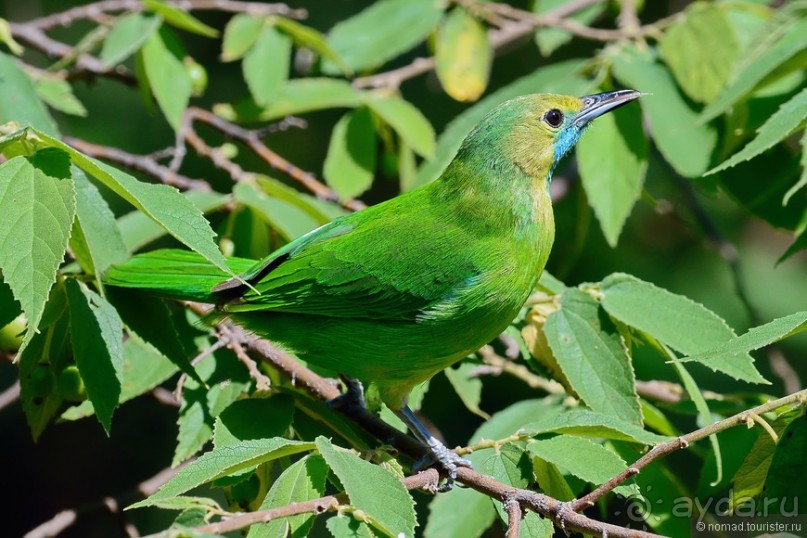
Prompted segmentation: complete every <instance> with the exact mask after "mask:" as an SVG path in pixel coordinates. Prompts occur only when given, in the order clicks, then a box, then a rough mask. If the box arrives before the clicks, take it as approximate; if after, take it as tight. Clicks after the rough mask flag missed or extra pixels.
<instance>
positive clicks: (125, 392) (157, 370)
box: [61, 334, 177, 420]
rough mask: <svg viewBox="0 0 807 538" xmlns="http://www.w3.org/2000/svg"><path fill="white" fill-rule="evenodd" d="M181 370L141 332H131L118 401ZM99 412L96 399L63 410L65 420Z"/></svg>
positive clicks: (151, 386) (133, 395) (138, 393)
mask: <svg viewBox="0 0 807 538" xmlns="http://www.w3.org/2000/svg"><path fill="white" fill-rule="evenodd" d="M176 372H177V367H176V366H175V365H174V364H173V363H171V361H169V360H168V359H167V358H165V357H164V356H163V355H162V354H161V353H159V352H157V350H155V349H154V348H153V347H151V346H149V345H148V344H146V343H144V342H142V341H141V340H140V339H139V338H138V337H137V335H132V334H129V338H127V339H126V341H125V342H124V343H123V382H122V383H121V393H120V399H119V400H118V404H122V403H124V402H128V401H129V400H131V399H133V398H135V397H137V396H140V395H141V394H143V393H145V392H148V391H150V390H152V389H154V388H155V387H156V386H158V385H160V384H161V383H163V382H164V381H166V380H167V379H168V378H170V377H171V376H173V375H174V374H175V373H176ZM93 413H95V410H94V409H93V406H92V402H90V401H89V400H86V401H84V402H82V403H81V404H79V405H76V406H74V407H71V408H69V409H67V410H66V411H65V412H64V413H62V415H61V418H62V419H64V420H78V419H81V418H85V417H88V416H90V415H92V414H93Z"/></svg>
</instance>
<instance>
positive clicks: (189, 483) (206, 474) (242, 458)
mask: <svg viewBox="0 0 807 538" xmlns="http://www.w3.org/2000/svg"><path fill="white" fill-rule="evenodd" d="M314 448H315V445H314V443H304V442H301V441H292V440H289V439H282V438H275V439H257V440H249V441H242V442H240V443H238V444H236V445H232V446H226V447H223V448H219V449H215V450H211V451H210V452H207V453H206V454H202V455H201V456H199V458H197V459H196V460H195V461H193V462H191V463H190V464H189V465H188V466H187V467H184V468H183V469H180V470H179V472H177V474H176V475H175V476H174V477H173V478H172V479H171V480H169V481H168V482H166V483H165V484H164V485H163V486H162V487H161V488H160V489H159V491H157V492H156V493H155V494H153V495H151V496H150V497H149V498H147V499H144V500H142V501H140V502H137V503H135V504H133V505H131V506H129V507H128V508H143V507H145V506H151V505H152V504H154V503H155V502H157V501H161V500H163V499H170V498H172V497H176V496H177V495H181V494H183V493H185V492H186V491H190V490H191V489H193V488H195V487H197V486H200V485H202V484H205V483H207V482H210V481H212V480H215V479H216V478H220V477H222V476H227V475H229V474H231V473H234V472H237V471H240V470H241V469H246V468H249V467H253V466H255V465H259V464H261V463H266V462H268V461H272V460H276V459H278V458H282V457H285V456H291V455H293V454H300V453H302V452H308V451H310V450H313V449H314Z"/></svg>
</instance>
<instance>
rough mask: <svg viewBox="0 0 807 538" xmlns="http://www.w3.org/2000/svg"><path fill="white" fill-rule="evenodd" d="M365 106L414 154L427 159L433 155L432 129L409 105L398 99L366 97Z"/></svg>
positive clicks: (423, 117)
mask: <svg viewBox="0 0 807 538" xmlns="http://www.w3.org/2000/svg"><path fill="white" fill-rule="evenodd" d="M365 104H366V105H367V106H368V107H370V109H371V110H372V111H373V112H375V113H376V114H378V116H379V117H380V118H381V119H382V120H384V123H386V124H387V125H389V126H390V127H392V128H393V129H394V130H395V131H396V132H397V133H398V135H399V136H400V137H401V139H402V140H403V141H404V142H406V144H407V145H408V146H409V147H411V148H412V149H413V150H415V152H417V153H418V154H420V155H422V156H423V157H426V158H427V159H428V158H430V157H432V156H433V155H434V129H433V128H432V126H431V124H430V123H429V120H427V119H426V117H425V116H424V115H423V113H421V112H420V110H418V109H417V108H415V107H414V106H413V105H412V104H411V103H409V102H407V101H404V100H403V99H401V98H400V97H375V96H368V97H367V98H366V99H365Z"/></svg>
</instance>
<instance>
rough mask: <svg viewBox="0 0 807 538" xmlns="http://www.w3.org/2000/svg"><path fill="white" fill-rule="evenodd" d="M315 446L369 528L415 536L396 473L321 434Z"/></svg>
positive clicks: (409, 500)
mask: <svg viewBox="0 0 807 538" xmlns="http://www.w3.org/2000/svg"><path fill="white" fill-rule="evenodd" d="M316 445H317V450H319V453H320V454H321V455H322V457H323V458H325V462H326V463H327V464H328V467H330V468H331V470H332V471H333V473H334V474H335V475H336V476H337V477H338V478H339V481H340V482H341V483H342V485H343V486H344V488H345V492H346V493H347V495H348V497H349V498H350V504H352V505H353V506H354V507H355V508H356V509H358V510H361V511H362V512H364V514H365V515H366V517H367V518H368V520H369V521H370V522H371V524H372V525H373V527H375V528H377V529H378V530H380V531H381V532H383V533H384V534H386V535H388V536H391V537H393V538H396V537H399V536H405V537H410V536H414V535H415V525H416V524H417V522H416V520H415V503H414V501H413V500H412V497H411V496H410V495H409V492H408V491H406V488H405V487H404V485H403V484H402V483H401V481H400V480H399V479H398V477H397V476H395V475H394V474H392V473H391V472H390V471H388V470H386V469H384V468H382V467H380V466H378V465H373V464H372V463H370V462H368V461H365V460H363V459H361V458H360V457H358V456H357V455H355V454H354V453H353V452H350V451H347V450H344V449H340V448H337V447H335V446H333V445H332V444H331V442H330V441H329V440H328V439H326V438H324V437H318V438H317V440H316Z"/></svg>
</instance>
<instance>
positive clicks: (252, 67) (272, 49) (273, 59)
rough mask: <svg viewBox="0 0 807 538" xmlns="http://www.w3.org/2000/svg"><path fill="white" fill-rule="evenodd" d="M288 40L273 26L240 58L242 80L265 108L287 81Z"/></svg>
mask: <svg viewBox="0 0 807 538" xmlns="http://www.w3.org/2000/svg"><path fill="white" fill-rule="evenodd" d="M290 63H291V39H289V37H288V36H287V35H286V34H284V33H282V32H279V31H278V30H277V28H275V27H274V26H265V27H264V28H263V29H262V30H261V33H260V35H259V36H258V39H257V41H255V44H254V45H253V46H252V47H251V48H250V49H249V51H248V52H247V53H246V55H245V56H244V63H243V68H244V79H245V80H246V81H247V86H248V87H249V91H250V93H251V94H252V98H253V99H254V100H255V102H256V103H257V104H258V105H260V106H266V105H268V104H269V103H271V102H272V101H273V98H274V97H275V96H276V95H277V93H278V92H279V91H280V88H281V87H282V86H283V84H284V83H285V82H286V79H288V78H289V65H290Z"/></svg>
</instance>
